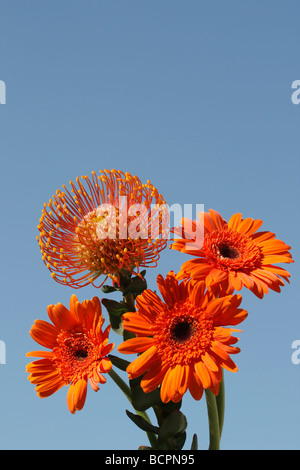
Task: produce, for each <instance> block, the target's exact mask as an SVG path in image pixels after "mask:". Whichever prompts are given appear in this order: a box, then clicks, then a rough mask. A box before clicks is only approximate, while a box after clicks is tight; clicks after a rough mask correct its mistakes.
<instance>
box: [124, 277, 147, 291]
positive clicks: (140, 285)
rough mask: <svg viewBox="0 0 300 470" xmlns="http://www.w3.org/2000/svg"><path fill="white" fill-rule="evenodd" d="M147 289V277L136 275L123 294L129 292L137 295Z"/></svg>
mask: <svg viewBox="0 0 300 470" xmlns="http://www.w3.org/2000/svg"><path fill="white" fill-rule="evenodd" d="M143 273H144V271H143ZM141 274H142V273H141ZM145 289H147V282H146V279H144V278H141V277H139V276H136V277H134V278H132V279H131V282H130V284H129V285H128V287H127V288H126V289H125V290H124V292H123V295H124V296H126V295H129V294H133V295H134V296H135V297H136V296H137V295H139V294H141V293H142V292H143V291H144V290H145Z"/></svg>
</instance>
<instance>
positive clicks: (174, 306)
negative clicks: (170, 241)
mask: <svg viewBox="0 0 300 470" xmlns="http://www.w3.org/2000/svg"><path fill="white" fill-rule="evenodd" d="M157 284H158V288H159V290H160V292H161V295H162V297H163V300H164V301H162V300H161V299H160V298H159V297H158V295H157V294H156V293H154V292H152V291H151V290H149V289H147V290H145V291H144V292H143V293H142V294H141V295H139V296H138V297H137V302H136V309H137V311H136V312H128V313H125V314H124V315H123V327H124V329H125V330H127V331H131V332H133V333H135V335H136V337H135V338H132V339H129V340H127V341H125V342H124V343H122V344H121V345H120V346H119V347H118V350H119V351H120V352H121V353H124V354H134V353H139V354H140V355H139V356H138V358H137V359H135V360H134V361H133V362H132V363H131V364H130V365H129V366H128V367H127V369H126V370H127V372H128V376H129V378H130V379H132V378H137V377H140V376H142V375H143V374H145V375H143V378H142V380H141V387H142V388H143V390H144V392H146V393H148V392H151V391H153V390H155V389H156V388H157V387H158V386H159V385H161V389H160V394H161V399H162V401H163V402H164V403H167V402H168V401H170V400H172V401H173V402H178V401H180V400H181V399H182V397H183V395H184V394H185V393H186V391H187V390H188V389H189V391H190V393H191V395H192V396H193V398H195V399H196V400H200V398H201V397H202V394H203V389H210V390H211V391H212V392H213V393H214V394H215V395H217V394H218V392H219V385H220V382H221V379H222V368H225V369H228V370H229V371H232V372H235V371H237V366H236V365H235V363H234V362H233V361H232V359H231V358H230V354H236V353H238V352H239V351H240V350H239V348H237V347H235V346H232V345H233V344H235V343H236V342H237V341H238V338H236V337H234V336H232V335H231V333H232V332H233V331H240V330H235V329H232V328H226V327H227V326H228V325H232V326H234V325H237V324H239V323H241V322H242V321H243V320H244V319H245V318H246V316H247V312H246V311H245V310H243V309H240V308H239V305H240V303H241V300H242V297H241V296H240V295H233V296H231V295H229V296H225V297H222V298H215V297H214V296H213V294H212V293H209V292H207V291H205V283H204V282H201V283H198V284H197V285H196V286H195V287H192V283H191V282H189V281H182V282H181V283H179V282H178V280H177V279H176V277H175V274H174V273H173V272H170V273H169V274H168V275H167V276H166V278H165V279H163V277H162V276H161V275H159V276H158V277H157Z"/></svg>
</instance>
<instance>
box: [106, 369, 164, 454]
mask: <svg viewBox="0 0 300 470" xmlns="http://www.w3.org/2000/svg"><path fill="white" fill-rule="evenodd" d="M108 375H109V376H110V377H111V379H112V380H113V381H114V382H115V383H116V384H117V386H118V387H119V388H120V389H121V390H122V392H123V393H124V395H125V396H126V398H127V400H128V401H129V403H130V404H131V405H132V397H131V390H130V387H129V386H128V385H127V384H126V383H125V382H124V380H123V379H122V378H121V377H120V376H119V375H118V374H117V373H116V372H115V371H114V370H113V369H111V370H110V372H108ZM135 412H136V413H137V414H138V415H139V416H142V417H143V418H144V419H145V420H146V421H148V423H150V424H151V421H150V419H149V416H148V415H147V413H146V411H138V410H135ZM147 436H148V439H149V442H150V444H151V446H152V448H153V449H157V438H156V436H155V434H153V433H151V432H147Z"/></svg>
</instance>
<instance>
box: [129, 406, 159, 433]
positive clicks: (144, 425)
mask: <svg viewBox="0 0 300 470" xmlns="http://www.w3.org/2000/svg"><path fill="white" fill-rule="evenodd" d="M126 414H127V416H128V417H129V418H130V419H131V421H133V422H134V424H136V425H137V426H138V427H139V428H140V429H142V430H143V431H146V432H152V433H155V434H158V431H159V428H158V427H157V426H153V424H151V423H149V422H148V421H147V420H146V419H144V418H143V417H142V416H139V415H135V414H133V413H131V412H130V411H128V410H126Z"/></svg>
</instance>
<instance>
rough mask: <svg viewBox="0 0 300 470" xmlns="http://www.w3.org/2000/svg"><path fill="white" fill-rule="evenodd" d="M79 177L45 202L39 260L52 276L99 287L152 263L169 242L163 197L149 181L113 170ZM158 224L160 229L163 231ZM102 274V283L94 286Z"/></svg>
mask: <svg viewBox="0 0 300 470" xmlns="http://www.w3.org/2000/svg"><path fill="white" fill-rule="evenodd" d="M82 179H83V180H84V182H85V185H84V184H83V183H82V182H81V181H80V180H79V178H77V186H78V187H76V185H75V184H73V182H72V181H71V182H70V185H71V190H70V191H69V190H68V189H67V188H66V186H65V185H63V189H64V190H63V191H60V190H57V191H56V194H55V195H53V198H51V199H50V201H49V202H48V204H47V203H45V205H44V209H43V213H42V217H41V219H40V223H39V225H38V229H39V231H40V235H39V236H37V240H38V242H39V245H40V249H41V253H42V255H43V261H44V262H45V264H46V265H47V267H48V269H49V270H50V271H51V275H52V277H53V278H54V279H55V280H56V281H57V282H59V283H61V284H66V285H69V286H71V287H74V288H79V287H83V286H85V285H87V284H89V283H92V284H93V285H94V286H95V287H101V285H103V283H104V282H105V279H106V278H107V276H108V277H110V278H112V280H113V282H116V283H118V281H119V274H120V272H121V271H123V270H125V271H127V272H130V273H131V274H132V273H135V274H138V273H139V266H142V267H155V266H156V265H157V260H158V259H159V253H160V251H161V250H163V249H164V248H165V247H166V246H167V234H165V233H162V232H165V231H166V228H165V223H164V220H165V218H166V217H167V216H168V214H167V210H166V206H165V201H164V200H163V197H162V196H161V195H160V194H159V193H158V191H157V189H156V188H155V187H154V186H153V185H152V184H151V182H150V181H148V182H147V183H146V184H142V183H141V181H140V180H139V178H138V177H137V176H132V175H131V174H130V173H125V174H124V173H123V172H121V171H117V170H111V171H109V170H105V171H101V172H100V176H98V177H97V176H96V173H95V172H94V171H93V172H92V178H91V179H89V178H88V177H87V176H82ZM162 227H164V228H163V229H162ZM101 275H104V276H105V279H104V281H103V282H102V283H101V284H100V286H99V285H95V284H94V281H95V280H96V279H97V278H98V277H99V276H101Z"/></svg>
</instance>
